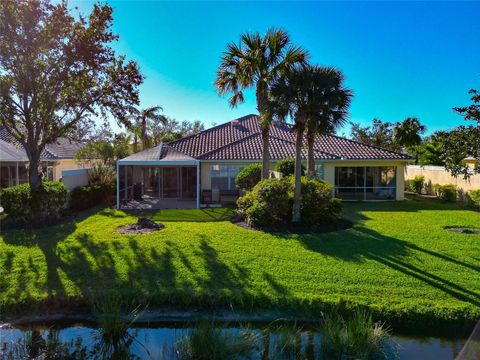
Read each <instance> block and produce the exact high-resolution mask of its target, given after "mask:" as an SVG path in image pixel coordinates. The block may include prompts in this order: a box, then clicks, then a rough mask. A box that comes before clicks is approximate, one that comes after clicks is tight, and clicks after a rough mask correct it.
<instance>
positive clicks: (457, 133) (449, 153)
mask: <svg viewBox="0 0 480 360" xmlns="http://www.w3.org/2000/svg"><path fill="white" fill-rule="evenodd" d="M442 139H443V147H444V150H443V159H444V161H445V169H446V170H447V171H449V172H450V173H451V174H452V175H453V176H459V175H463V178H464V179H468V178H469V177H470V176H471V175H473V174H474V173H480V163H479V164H477V165H476V166H475V167H474V168H473V169H471V168H470V167H469V166H468V165H467V164H466V163H465V162H464V159H465V158H467V157H473V158H476V159H480V126H459V127H457V128H455V129H454V130H452V131H450V132H445V133H443V134H442ZM472 170H473V171H472Z"/></svg>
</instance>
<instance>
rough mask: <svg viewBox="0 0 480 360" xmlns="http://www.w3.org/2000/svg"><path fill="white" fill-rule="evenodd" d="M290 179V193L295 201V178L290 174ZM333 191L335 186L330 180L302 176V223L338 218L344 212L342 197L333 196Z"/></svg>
mask: <svg viewBox="0 0 480 360" xmlns="http://www.w3.org/2000/svg"><path fill="white" fill-rule="evenodd" d="M288 181H289V185H290V186H289V189H290V194H289V195H290V198H291V199H292V201H293V191H294V187H295V179H294V178H293V176H290V177H289V178H288ZM332 193H333V187H332V185H330V184H329V183H328V182H326V181H324V180H320V179H317V178H314V179H308V178H307V177H302V204H301V216H302V223H304V224H308V225H317V224H321V223H325V222H327V221H329V220H331V219H335V218H338V217H339V216H340V215H341V213H342V208H343V206H342V203H341V201H340V199H334V198H332Z"/></svg>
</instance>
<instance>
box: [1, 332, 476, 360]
mask: <svg viewBox="0 0 480 360" xmlns="http://www.w3.org/2000/svg"><path fill="white" fill-rule="evenodd" d="M390 341H392V342H394V343H395V344H397V345H398V351H397V352H396V353H391V354H389V355H388V357H387V358H400V359H454V358H455V357H456V356H457V355H458V353H459V352H460V351H461V349H462V346H463V344H464V340H445V339H438V338H423V339H419V338H417V339H409V338H403V337H394V338H393V339H391V340H390ZM321 347H322V335H321V334H320V333H318V332H316V331H312V330H302V329H301V328H296V327H282V328H279V327H273V328H272V327H270V328H269V327H265V328H251V327H249V326H245V327H211V326H206V325H205V324H202V325H200V326H195V327H165V326H152V327H133V328H132V327H130V328H126V329H123V330H122V331H118V332H115V333H113V334H112V333H108V332H105V329H99V328H95V327H87V326H69V327H64V328H56V327H45V326H43V327H42V326H37V327H34V328H3V329H2V328H0V359H2V360H4V359H9V360H17V359H54V360H56V359H179V360H183V359H209V360H210V359H212V360H213V359H238V358H241V359H259V360H260V359H261V360H263V359H331V358H332V357H331V355H329V356H328V357H325V355H324V353H323V352H322V349H321ZM212 354H213V356H212ZM476 355H477V356H478V353H477V354H476ZM333 358H334V357H333ZM358 358H362V357H358Z"/></svg>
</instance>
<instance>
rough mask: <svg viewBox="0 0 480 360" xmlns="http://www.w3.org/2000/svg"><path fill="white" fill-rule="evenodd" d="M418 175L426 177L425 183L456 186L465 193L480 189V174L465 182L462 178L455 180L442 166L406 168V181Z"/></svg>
mask: <svg viewBox="0 0 480 360" xmlns="http://www.w3.org/2000/svg"><path fill="white" fill-rule="evenodd" d="M417 175H423V176H425V182H426V183H429V182H431V183H432V185H433V184H439V185H446V184H454V185H456V186H457V187H458V188H459V189H462V190H463V191H465V192H468V191H470V190H476V189H480V174H477V175H472V176H471V177H470V179H469V180H464V179H463V177H462V176H459V177H458V178H455V177H454V176H452V175H450V173H449V172H448V171H446V170H445V169H444V168H443V167H442V166H423V167H422V166H417V165H408V166H406V167H405V180H411V179H413V178H414V177H415V176H417Z"/></svg>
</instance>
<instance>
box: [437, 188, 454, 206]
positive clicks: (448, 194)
mask: <svg viewBox="0 0 480 360" xmlns="http://www.w3.org/2000/svg"><path fill="white" fill-rule="evenodd" d="M438 195H439V197H440V199H442V200H443V201H446V202H455V201H457V187H456V186H455V185H453V184H448V185H441V186H440V187H439V189H438Z"/></svg>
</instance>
